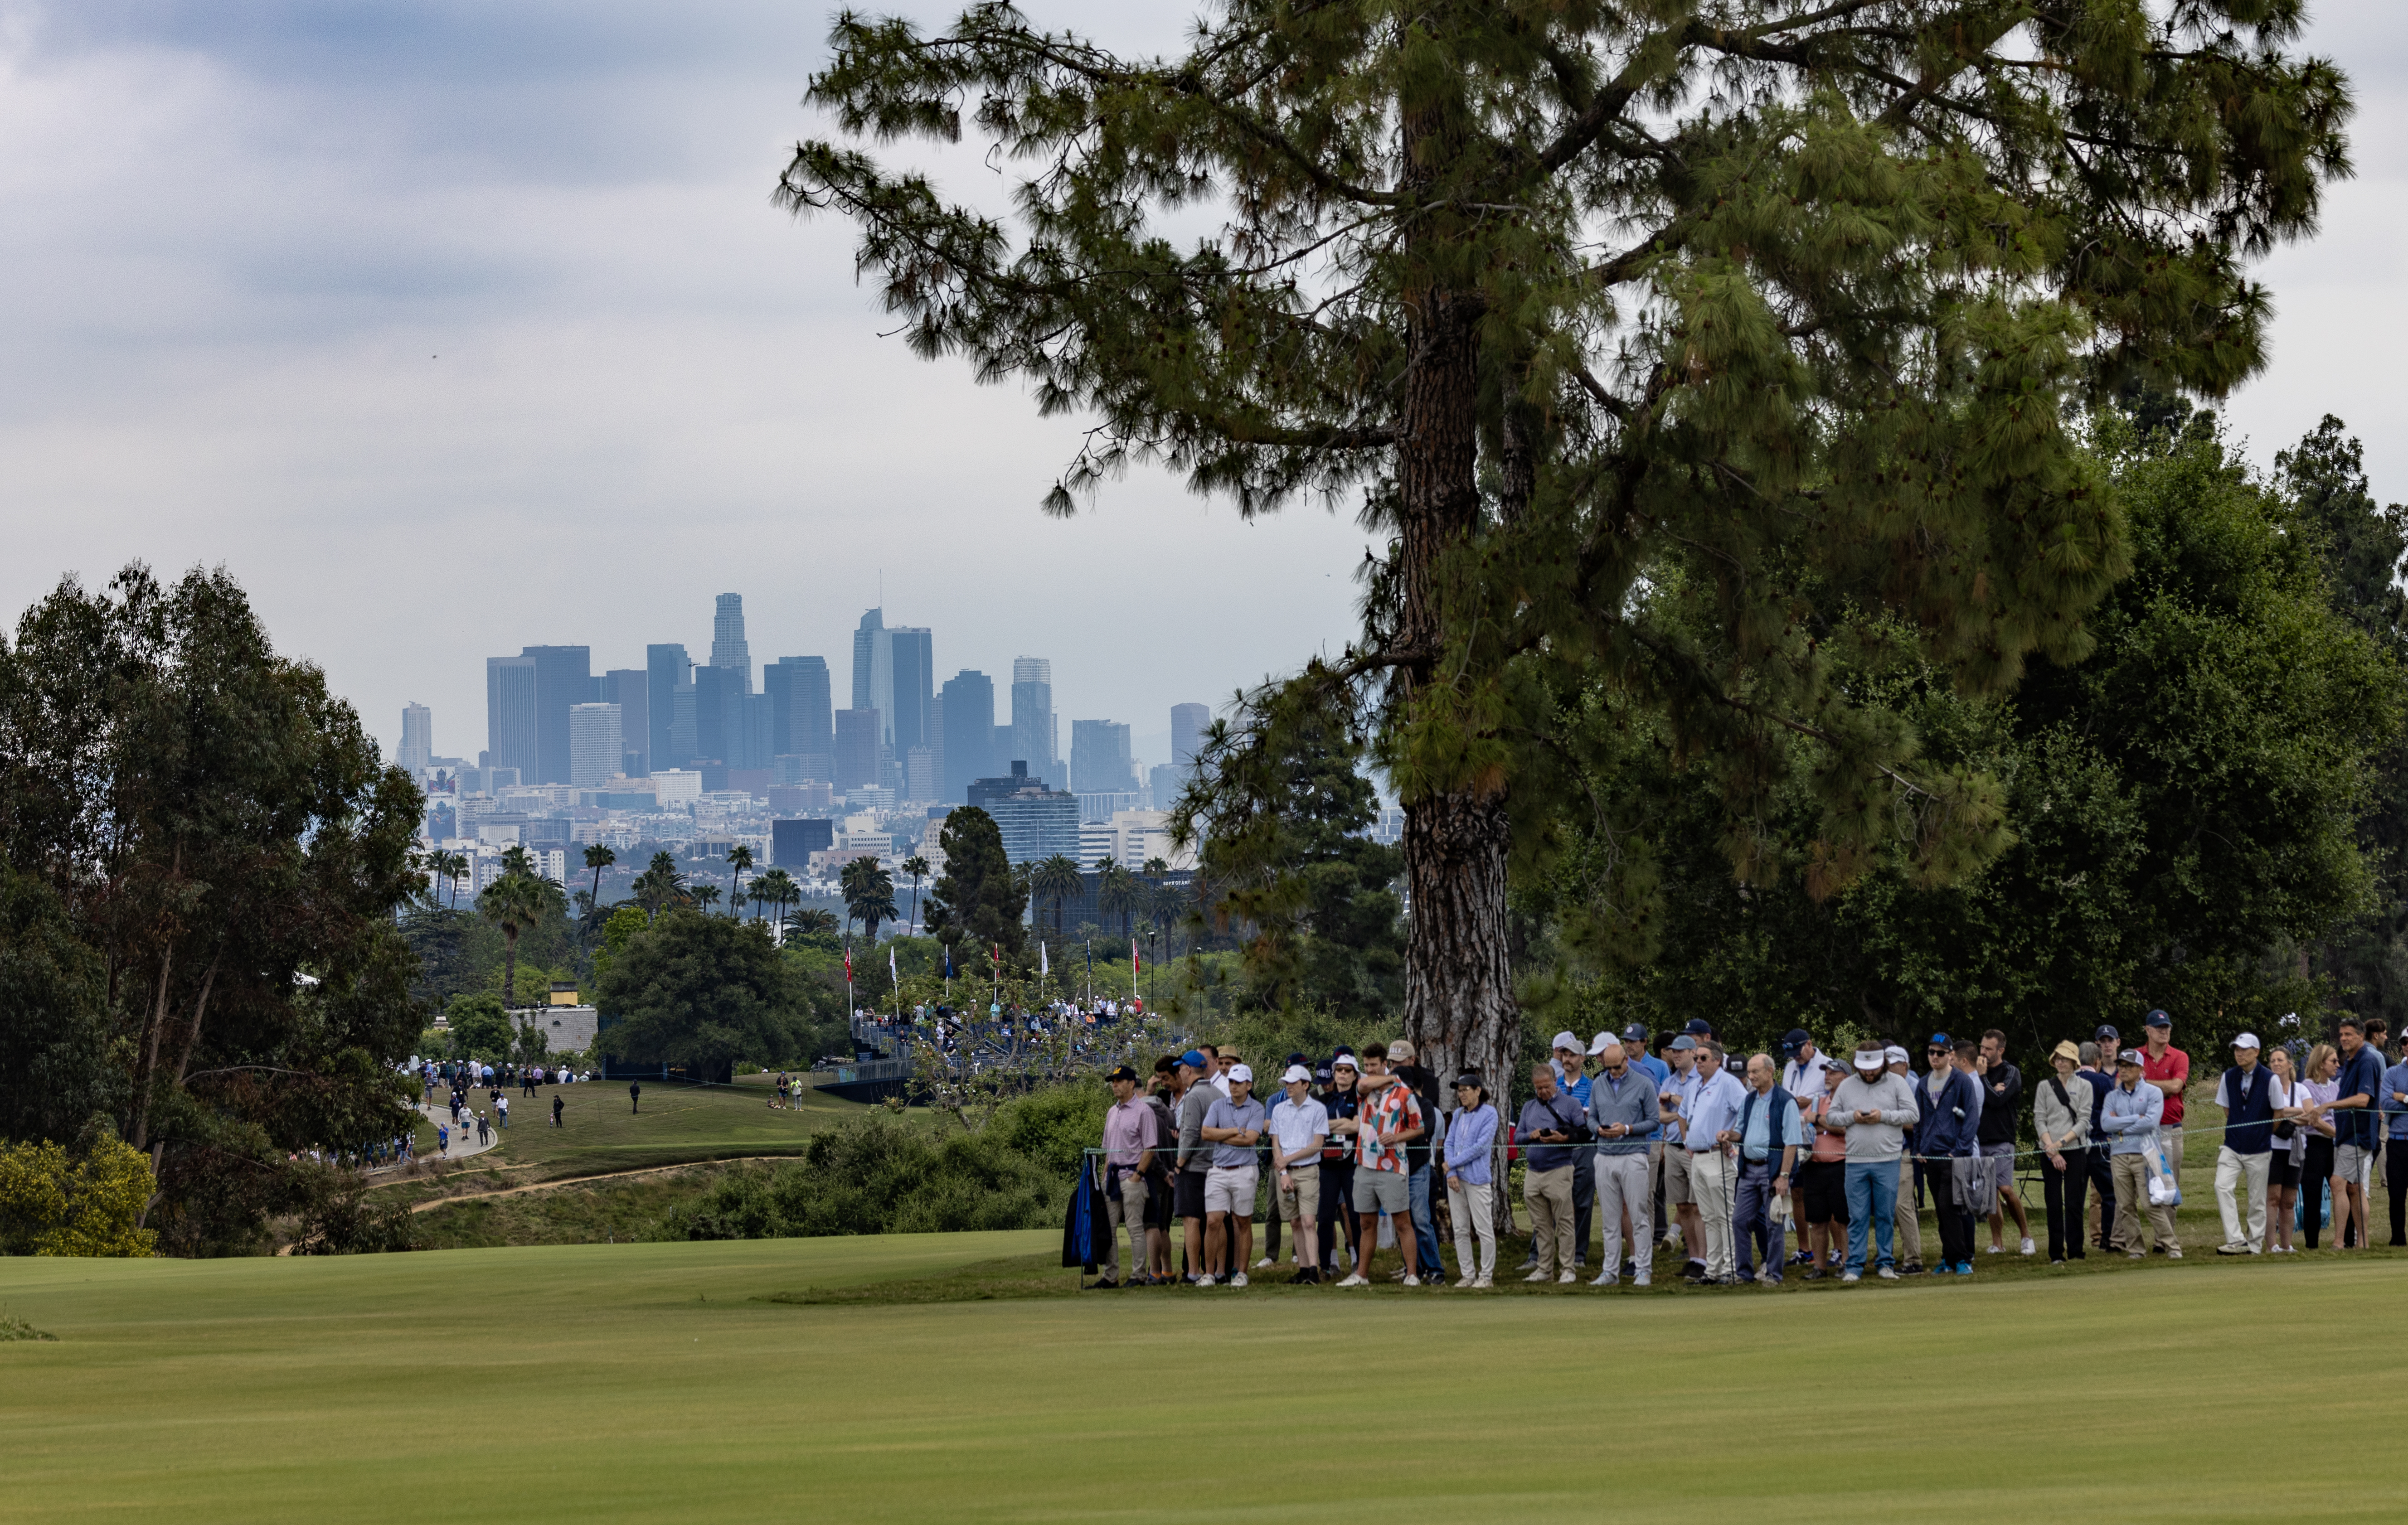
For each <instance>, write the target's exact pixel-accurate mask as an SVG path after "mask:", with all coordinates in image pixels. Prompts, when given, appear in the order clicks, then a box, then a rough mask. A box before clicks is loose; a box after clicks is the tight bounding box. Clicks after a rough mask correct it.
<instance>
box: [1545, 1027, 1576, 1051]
mask: <svg viewBox="0 0 2408 1525" xmlns="http://www.w3.org/2000/svg"><path fill="white" fill-rule="evenodd" d="M1547 1047H1548V1048H1569V1049H1570V1050H1571V1051H1572V1052H1573V1053H1576V1054H1577V1053H1579V1052H1580V1051H1581V1041H1580V1039H1578V1038H1576V1037H1573V1036H1572V1035H1571V1033H1570V1030H1569V1029H1567V1030H1565V1031H1564V1032H1561V1033H1556V1034H1555V1036H1554V1037H1553V1038H1551V1039H1549V1040H1548V1041H1547Z"/></svg>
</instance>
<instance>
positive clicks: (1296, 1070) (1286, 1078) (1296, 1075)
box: [1240, 1064, 1312, 1086]
mask: <svg viewBox="0 0 2408 1525" xmlns="http://www.w3.org/2000/svg"><path fill="white" fill-rule="evenodd" d="M1240 1068H1243V1066H1240ZM1299 1080H1301V1081H1303V1082H1304V1083H1305V1084H1307V1085H1311V1084H1312V1071H1311V1070H1308V1069H1306V1068H1305V1067H1304V1066H1303V1065H1301V1064H1291V1065H1289V1066H1288V1067H1287V1073H1286V1074H1285V1075H1283V1076H1280V1084H1281V1085H1283V1086H1292V1085H1295V1084H1296V1083H1297V1081H1299Z"/></svg>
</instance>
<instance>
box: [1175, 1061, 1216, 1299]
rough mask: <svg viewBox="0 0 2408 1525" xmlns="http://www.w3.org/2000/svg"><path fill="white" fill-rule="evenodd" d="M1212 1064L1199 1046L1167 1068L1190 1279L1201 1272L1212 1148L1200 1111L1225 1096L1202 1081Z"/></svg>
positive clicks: (1177, 1192) (1179, 1207)
mask: <svg viewBox="0 0 2408 1525" xmlns="http://www.w3.org/2000/svg"><path fill="white" fill-rule="evenodd" d="M1213 1068H1214V1067H1213V1064H1212V1062H1211V1060H1209V1059H1207V1058H1205V1057H1204V1052H1203V1050H1202V1049H1200V1048H1190V1049H1188V1050H1187V1052H1185V1053H1183V1054H1182V1055H1180V1056H1179V1067H1178V1068H1177V1069H1176V1070H1174V1071H1172V1072H1171V1073H1172V1075H1173V1076H1174V1077H1175V1078H1174V1080H1173V1082H1172V1083H1173V1085H1174V1086H1175V1087H1176V1089H1177V1090H1178V1092H1179V1171H1178V1176H1177V1182H1176V1185H1175V1186H1174V1188H1173V1190H1174V1193H1175V1196H1176V1211H1177V1212H1178V1215H1179V1221H1180V1225H1181V1227H1182V1228H1183V1229H1184V1230H1185V1231H1186V1248H1187V1272H1186V1277H1187V1279H1188V1280H1189V1281H1191V1282H1192V1281H1195V1280H1197V1279H1198V1278H1199V1277H1201V1276H1203V1274H1204V1179H1205V1176H1207V1175H1208V1174H1210V1172H1211V1168H1212V1151H1211V1149H1210V1148H1208V1147H1205V1143H1204V1115H1205V1114H1206V1113H1207V1112H1209V1111H1211V1108H1212V1104H1213V1103H1214V1102H1218V1101H1222V1100H1225V1099H1226V1098H1224V1097H1223V1096H1222V1094H1221V1093H1220V1091H1219V1090H1215V1089H1214V1088H1213V1087H1211V1085H1209V1084H1207V1083H1206V1078H1205V1077H1206V1076H1210V1075H1211V1074H1212V1073H1213Z"/></svg>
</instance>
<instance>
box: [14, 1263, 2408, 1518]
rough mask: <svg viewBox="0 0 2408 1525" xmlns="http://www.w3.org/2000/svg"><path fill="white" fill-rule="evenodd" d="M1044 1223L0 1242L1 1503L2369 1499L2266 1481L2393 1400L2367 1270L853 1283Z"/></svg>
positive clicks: (1528, 1512) (1913, 1507) (942, 1512)
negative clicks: (1810, 1293) (467, 1482)
mask: <svg viewBox="0 0 2408 1525" xmlns="http://www.w3.org/2000/svg"><path fill="white" fill-rule="evenodd" d="M1054 1237H1055V1236H1054V1235H1051V1234H1048V1233H1042V1232H1038V1233H1009V1234H958V1235H939V1236H925V1237H886V1238H875V1239H819V1240H783V1241H770V1242H763V1243H746V1244H679V1245H620V1246H615V1247H598V1246H589V1247H545V1248H535V1249H516V1250H509V1251H499V1250H454V1251H442V1252H436V1253H429V1254H418V1255H396V1256H378V1257H361V1258H356V1259H348V1260H333V1261H312V1260H264V1259H263V1260H244V1261H37V1260H10V1261H0V1304H5V1305H6V1306H7V1307H8V1308H9V1310H10V1311H11V1313H12V1314H15V1315H17V1316H20V1317H23V1318H29V1319H31V1320H32V1321H33V1322H35V1323H36V1324H37V1325H38V1326H39V1327H41V1328H43V1329H45V1330H48V1331H50V1332H51V1333H55V1334H57V1335H58V1337H59V1338H58V1342H57V1343H55V1344H50V1343H40V1344H34V1343H16V1344H9V1345H7V1346H5V1347H0V1373H5V1379H0V1434H6V1435H7V1437H8V1441H7V1458H8V1465H7V1477H8V1481H7V1492H6V1496H7V1501H8V1508H7V1513H8V1516H9V1518H12V1519H22V1520H50V1519H64V1518H84V1517H87V1516H92V1515H97V1514H101V1513H104V1512H108V1513H116V1514H136V1513H138V1514H140V1515H145V1516H150V1517H156V1518H177V1519H179V1520H190V1521H208V1520H242V1521H257V1520H263V1519H269V1520H283V1519H310V1520H317V1519H326V1518H342V1519H346V1520H382V1519H395V1520H398V1519H404V1518H423V1516H424V1514H425V1513H426V1511H427V1510H428V1509H429V1508H430V1507H439V1504H431V1503H430V1499H431V1497H432V1496H431V1495H429V1494H428V1493H427V1491H426V1489H427V1487H428V1484H429V1481H430V1474H429V1473H428V1470H427V1469H428V1466H429V1465H430V1462H431V1461H432V1462H433V1464H435V1465H437V1469H438V1472H439V1474H440V1475H444V1476H450V1477H454V1478H458V1477H468V1478H480V1477H481V1478H490V1479H495V1480H496V1483H497V1486H499V1487H500V1488H501V1489H502V1492H501V1493H500V1494H497V1495H496V1497H497V1498H505V1499H506V1500H507V1504H506V1505H505V1507H506V1508H507V1511H508V1513H509V1515H510V1517H511V1518H513V1519H524V1520H549V1519H563V1520H566V1519H593V1518H609V1519H613V1520H664V1521H666V1520H692V1519H701V1518H731V1519H732V1518H745V1519H750V1518H837V1519H846V1520H861V1519H867V1520H883V1519H910V1520H918V1519H928V1518H942V1519H946V1520H951V1521H986V1520H1030V1519H1045V1520H1051V1519H1060V1518H1073V1517H1075V1518H1094V1519H1140V1518H1142V1519H1147V1520H1166V1519H1167V1520H1209V1521H1212V1522H1214V1525H1224V1522H1226V1521H1230V1520H1242V1521H1260V1520H1286V1519H1306V1518H1313V1519H1323V1518H1331V1517H1333V1516H1334V1515H1338V1514H1343V1513H1349V1512H1355V1511H1359V1510H1361V1509H1362V1508H1363V1507H1365V1505H1366V1504H1367V1502H1369V1498H1381V1499H1385V1500H1386V1501H1388V1504H1386V1505H1374V1507H1383V1506H1394V1505H1395V1504H1397V1503H1398V1502H1399V1501H1403V1500H1413V1501H1417V1503H1416V1504H1415V1505H1414V1507H1416V1508H1418V1509H1420V1510H1423V1511H1426V1512H1428V1513H1430V1514H1432V1516H1433V1518H1444V1519H1449V1520H1463V1519H1471V1520H1487V1519H1509V1518H1511V1519H1520V1520H1527V1519H1530V1518H1600V1517H1602V1518H1616V1519H1622V1518H1669V1519H1735V1518H1762V1517H1763V1516H1764V1515H1765V1513H1766V1506H1765V1505H1763V1504H1757V1503H1755V1502H1751V1501H1756V1500H1762V1499H1765V1498H1768V1497H1776V1498H1778V1499H1780V1500H1781V1501H1782V1502H1781V1503H1780V1504H1778V1505H1777V1506H1776V1507H1773V1508H1772V1509H1771V1511H1770V1513H1771V1514H1772V1515H1773V1516H1775V1517H1777V1518H1782V1519H1783V1520H1785V1521H1810V1522H1811V1521H1825V1520H1835V1521H1836V1520H1846V1521H1850V1522H1863V1521H1868V1520H1891V1519H1899V1520H1904V1519H1928V1518H1943V1519H1944V1518H2016V1519H2026V1518H2030V1519H2039V1518H2112V1519H2115V1520H2119V1521H2151V1520H2184V1521H2195V1520H2200V1519H2211V1518H2212V1519H2218V1520H2231V1519H2257V1518H2283V1519H2286V1520H2298V1519H2301V1518H2315V1519H2376V1518H2384V1519H2388V1518H2394V1517H2396V1515H2397V1512H2398V1504H2396V1502H2387V1495H2386V1493H2385V1492H2384V1491H2383V1490H2381V1489H2374V1488H2370V1487H2369V1486H2368V1485H2367V1483H2366V1481H2365V1479H2364V1478H2363V1477H2361V1476H2360V1475H2358V1473H2356V1472H2353V1471H2352V1470H2351V1469H2348V1468H2338V1469H2336V1468H2331V1467H2314V1466H2310V1467H2282V1466H2280V1464H2279V1461H2270V1459H2280V1458H2285V1457H2300V1456H2307V1455H2315V1454H2320V1453H2321V1452H2323V1451H2325V1450H2327V1449H2329V1444H2330V1442H2331V1440H2332V1437H2333V1435H2334V1433H2335V1432H2334V1430H2333V1428H2332V1427H2333V1425H2334V1424H2335V1423H2336V1421H2341V1422H2343V1423H2344V1425H2345V1423H2346V1421H2345V1419H2344V1418H2343V1417H2344V1416H2345V1415H2346V1414H2348V1413H2352V1412H2357V1413H2360V1414H2363V1413H2367V1412H2370V1410H2368V1409H2367V1408H2366V1407H2365V1404H2367V1402H2369V1401H2375V1400H2378V1398H2379V1390H2378V1389H2377V1388H2376V1387H2374V1386H2371V1385H2370V1386H2368V1387H2365V1388H2364V1389H2362V1390H2359V1391H2358V1393H2356V1394H2353V1393H2352V1392H2350V1391H2349V1390H2348V1386H2347V1383H2348V1380H2349V1379H2348V1378H2346V1377H2345V1376H2341V1375H2335V1374H2336V1373H2337V1372H2339V1371H2341V1370H2343V1369H2345V1368H2346V1367H2347V1366H2348V1362H2347V1361H2346V1360H2345V1359H2343V1358H2340V1357H2338V1356H2333V1357H2330V1358H2329V1359H2319V1357H2318V1356H2317V1354H2316V1352H2318V1351H2319V1350H2324V1351H2329V1350H2330V1349H2331V1345H2330V1335H2329V1331H2331V1330H2333V1329H2334V1328H2336V1327H2340V1328H2345V1329H2360V1328H2371V1319H2372V1316H2373V1315H2372V1310H2373V1309H2374V1308H2376V1307H2378V1306H2379V1305H2380V1304H2379V1302H2378V1301H2377V1300H2378V1299H2380V1298H2381V1297H2382V1296H2383V1295H2384V1294H2386V1292H2387V1291H2388V1290H2391V1288H2392V1287H2393V1286H2394V1285H2396V1282H2397V1277H2398V1276H2399V1272H2400V1269H2401V1265H2400V1262H2399V1260H2398V1258H2396V1257H2395V1256H2392V1255H2389V1254H2385V1253H2377V1254H2374V1255H2372V1256H2364V1257H2339V1256H2332V1255H2323V1256H2300V1257H2299V1258H2297V1259H2290V1258H2285V1259H2284V1260H2281V1261H2250V1262H2245V1263H2214V1262H2191V1263H2186V1264H2182V1265H2169V1264H2164V1263H2151V1264H2148V1265H2145V1266H2129V1267H2126V1268H2124V1274H2123V1276H2121V1278H2120V1282H2121V1284H2120V1285H2119V1286H2117V1287H2115V1288H2114V1289H2113V1290H2110V1289H2109V1288H2108V1287H2107V1286H2106V1285H2105V1284H2104V1283H2103V1282H2102V1281H2100V1280H2096V1279H2090V1278H2084V1279H2083V1280H2082V1281H2081V1283H2080V1284H2079V1285H2078V1286H2075V1285H2050V1284H2049V1282H2048V1281H2047V1280H2046V1279H2045V1278H2042V1277H2036V1276H2018V1277H2014V1278H2005V1277H2000V1278H1977V1280H1976V1281H1975V1283H1974V1284H1972V1285H1971V1286H1960V1285H1956V1284H1937V1283H1933V1282H1930V1281H1928V1280H1926V1281H1921V1282H1910V1283H1906V1284H1903V1285H1899V1286H1896V1287H1889V1286H1867V1287H1864V1288H1860V1289H1856V1290H1848V1291H1844V1292H1837V1291H1835V1292H1830V1293H1828V1294H1824V1293H1817V1294H1815V1300H1814V1301H1811V1302H1799V1301H1795V1300H1794V1294H1793V1296H1792V1297H1780V1296H1775V1295H1771V1294H1766V1293H1760V1292H1755V1291H1740V1292H1730V1293H1723V1294H1685V1295H1684V1294H1679V1293H1672V1294H1668V1295H1658V1296H1655V1297H1643V1296H1631V1295H1627V1294H1626V1295H1622V1296H1617V1297H1601V1296H1591V1297H1587V1298H1574V1299H1554V1298H1549V1297H1541V1296H1489V1297H1482V1296H1476V1295H1470V1294H1461V1293H1455V1292H1444V1291H1427V1292H1421V1293H1407V1292H1405V1291H1404V1290H1401V1289H1394V1288H1384V1287H1383V1288H1378V1289H1373V1290H1367V1291H1363V1292H1356V1293H1351V1294H1350V1293H1341V1292H1337V1291H1323V1292H1320V1293H1318V1294H1314V1293H1297V1294H1290V1295H1282V1296H1250V1295H1248V1294H1246V1293H1235V1294H1231V1293H1226V1292H1206V1293H1162V1294H1128V1293H1107V1294H1090V1295H1086V1296H1075V1297H1073V1296H1055V1297H1034V1298H1022V1299H1018V1300H1013V1301H1000V1302H996V1301H975V1300H972V1301H947V1302H917V1301H914V1300H913V1298H912V1297H911V1296H909V1295H899V1296H882V1295H881V1294H880V1293H879V1292H877V1291H876V1290H875V1289H876V1288H878V1287H880V1286H886V1287H888V1288H889V1289H890V1290H892V1291H893V1292H896V1293H910V1292H913V1291H915V1290H916V1291H917V1292H919V1293H925V1292H926V1291H927V1290H930V1289H932V1288H935V1287H938V1286H940V1285H943V1284H946V1283H951V1284H953V1288H954V1295H956V1296H959V1297H963V1298H968V1299H976V1298H978V1297H979V1296H980V1295H981V1293H982V1291H990V1292H992V1291H1003V1292H1006V1293H1007V1295H1008V1293H1009V1291H1010V1290H1011V1289H1013V1288H1015V1287H1021V1288H1025V1289H1027V1290H1038V1289H1039V1288H1040V1287H1054V1286H1059V1285H1062V1284H1063V1283H1065V1282H1066V1281H1067V1279H1068V1274H1066V1273H1063V1272H1061V1271H1059V1270H1058V1269H1053V1268H1050V1267H1048V1266H1047V1265H1046V1262H1047V1261H1049V1260H1050V1259H1051V1258H1052V1257H1051V1256H1049V1255H1048V1254H1047V1253H1046V1251H1047V1249H1048V1247H1049V1246H1050V1245H1051V1244H1052V1243H1053V1242H1054ZM848 1294H855V1295H861V1296H873V1297H878V1299H879V1300H878V1301H877V1302H876V1303H874V1304H870V1305H862V1306H849V1305H846V1302H845V1300H846V1298H847V1296H848ZM1156 1297H1159V1298H1161V1299H1168V1298H1172V1297H1177V1298H1179V1299H1180V1300H1181V1301H1183V1302H1184V1303H1185V1304H1187V1306H1185V1307H1183V1308H1181V1309H1180V1310H1178V1315H1175V1316H1171V1317H1166V1315H1172V1311H1173V1310H1172V1309H1171V1308H1169V1307H1168V1306H1167V1305H1166V1303H1165V1302H1164V1301H1157V1300H1155V1298H1156ZM1710 1304H1711V1305H1710ZM1383 1316H1384V1317H1383ZM2305 1331H2313V1332H2317V1333H2310V1334H2307V1335H2306V1337H2305V1338H2304V1340H2303V1339H2302V1338H2301V1337H2300V1333H2295V1332H2305ZM2335 1361H2340V1362H2341V1364H2340V1365H2339V1366H2336V1365H2335V1364H2334V1362H2335ZM2361 1364H2362V1363H2361ZM1433 1404H1434V1405H1436V1406H1437V1407H1438V1408H1439V1409H1441V1410H1442V1414H1441V1415H1439V1416H1436V1417H1426V1418H1422V1419H1420V1420H1418V1421H1417V1420H1416V1418H1415V1417H1414V1416H1415V1414H1416V1412H1417V1411H1420V1412H1423V1413H1425V1414H1426V1413H1427V1411H1428V1407H1429V1405H1433ZM464 1421H465V1422H464ZM1140 1456H1141V1457H1143V1458H1144V1461H1143V1463H1141V1464H1140V1466H1139V1468H1138V1470H1136V1471H1134V1472H1133V1471H1132V1470H1131V1467H1130V1465H1129V1464H1128V1462H1129V1461H1131V1460H1133V1459H1135V1458H1137V1457H1140ZM1373 1458H1376V1459H1375V1460H1373ZM1181 1460H1184V1461H1185V1462H1186V1465H1185V1466H1181V1465H1179V1464H1178V1463H1179V1461H1181ZM2270 1465H2271V1466H2272V1467H2273V1468H2274V1471H2272V1472H2270V1471H2269V1470H2268V1469H2269V1467H2270ZM1183 1475H1185V1476H1186V1477H1189V1478H1201V1479H1203V1480H1197V1481H1183V1480H1181V1479H1182V1476H1183ZM2272 1475H2280V1476H2281V1478H2282V1480H2281V1481H2280V1483H2279V1484H2276V1485H2272V1486H2269V1485H2268V1483H2267V1481H2266V1479H2267V1478H2268V1477H2269V1476H2272ZM503 1479H506V1481H502V1480H503ZM440 1488H441V1485H440V1484H439V1483H438V1484H437V1490H438V1491H440ZM1367 1496H1369V1497H1368V1498H1367Z"/></svg>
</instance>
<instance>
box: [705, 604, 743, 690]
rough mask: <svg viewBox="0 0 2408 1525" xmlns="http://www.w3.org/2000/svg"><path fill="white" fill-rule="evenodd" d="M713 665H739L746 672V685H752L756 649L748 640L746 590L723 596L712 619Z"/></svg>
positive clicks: (737, 668)
mask: <svg viewBox="0 0 2408 1525" xmlns="http://www.w3.org/2000/svg"><path fill="white" fill-rule="evenodd" d="M710 664H711V665H712V666H713V667H733V668H735V669H736V670H737V671H738V672H740V673H742V674H743V675H744V687H745V688H746V689H747V690H748V691H749V690H751V688H752V687H753V648H752V647H751V646H750V645H749V644H748V643H747V642H746V641H745V639H744V595H743V594H742V593H722V594H720V595H719V606H718V608H717V609H716V610H715V611H713V613H712V615H711V620H710Z"/></svg>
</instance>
